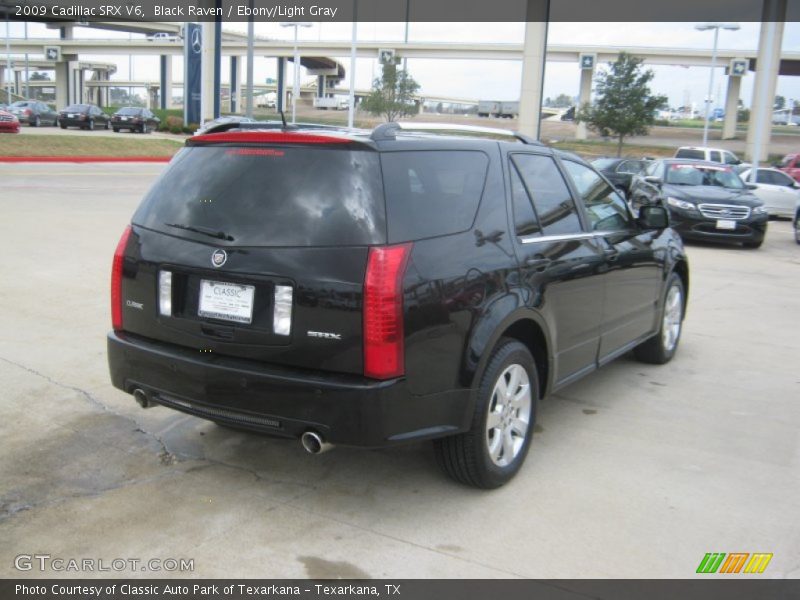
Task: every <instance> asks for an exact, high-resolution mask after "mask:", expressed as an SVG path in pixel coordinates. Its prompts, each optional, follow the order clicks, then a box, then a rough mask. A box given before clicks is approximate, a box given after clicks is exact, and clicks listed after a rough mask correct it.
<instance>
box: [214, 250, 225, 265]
mask: <svg viewBox="0 0 800 600" xmlns="http://www.w3.org/2000/svg"><path fill="white" fill-rule="evenodd" d="M227 260H228V253H227V252H225V250H214V252H212V253H211V264H212V265H213V266H215V267H218V268H219V267H221V266H222V265H224V264H225V261H227Z"/></svg>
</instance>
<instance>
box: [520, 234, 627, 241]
mask: <svg viewBox="0 0 800 600" xmlns="http://www.w3.org/2000/svg"><path fill="white" fill-rule="evenodd" d="M609 233H612V232H604V233H603V234H599V233H586V232H583V233H563V234H559V235H526V236H525V237H521V238H519V241H520V242H521V243H523V244H533V243H534V242H569V241H573V240H589V239H593V238H596V237H603V236H605V235H607V234H609ZM614 233H618V232H614Z"/></svg>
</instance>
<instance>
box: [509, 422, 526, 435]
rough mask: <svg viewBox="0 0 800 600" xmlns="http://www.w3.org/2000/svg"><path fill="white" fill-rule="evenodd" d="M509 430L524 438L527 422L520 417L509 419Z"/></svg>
mask: <svg viewBox="0 0 800 600" xmlns="http://www.w3.org/2000/svg"><path fill="white" fill-rule="evenodd" d="M511 431H513V432H514V433H516V434H517V435H518V436H519V437H521V438H524V437H525V435H526V434H527V433H528V422H527V421H523V420H522V419H519V418H517V419H514V420H513V421H511Z"/></svg>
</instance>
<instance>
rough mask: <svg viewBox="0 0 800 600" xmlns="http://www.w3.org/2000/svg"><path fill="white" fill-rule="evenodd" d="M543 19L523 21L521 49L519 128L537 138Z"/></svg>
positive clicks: (541, 82) (545, 22)
mask: <svg viewBox="0 0 800 600" xmlns="http://www.w3.org/2000/svg"><path fill="white" fill-rule="evenodd" d="M546 48H547V21H533V22H528V23H526V24H525V46H524V47H523V49H522V85H521V87H520V99H519V131H520V133H524V134H526V135H530V136H532V137H534V138H537V139H538V138H539V128H540V120H541V112H542V86H543V83H544V66H545V51H546Z"/></svg>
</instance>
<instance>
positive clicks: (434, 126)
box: [370, 121, 544, 146]
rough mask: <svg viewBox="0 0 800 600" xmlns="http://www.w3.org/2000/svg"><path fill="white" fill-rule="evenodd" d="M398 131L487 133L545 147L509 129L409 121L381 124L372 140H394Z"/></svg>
mask: <svg viewBox="0 0 800 600" xmlns="http://www.w3.org/2000/svg"><path fill="white" fill-rule="evenodd" d="M398 131H433V132H447V131H463V132H465V133H487V134H492V135H501V136H504V137H513V138H515V139H516V140H519V141H520V142H522V143H523V144H535V145H537V146H543V145H544V144H542V143H541V142H539V141H537V140H535V139H533V138H532V137H530V136H528V135H525V134H523V133H518V132H516V131H511V130H509V129H499V128H496V127H481V126H479V125H458V124H455V123H413V122H408V121H393V122H389V123H381V124H380V125H378V126H377V127H376V128H375V129H373V130H372V134H371V135H370V138H371V139H372V140H374V141H376V142H377V141H381V140H393V139H396V136H397V132H398Z"/></svg>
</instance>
